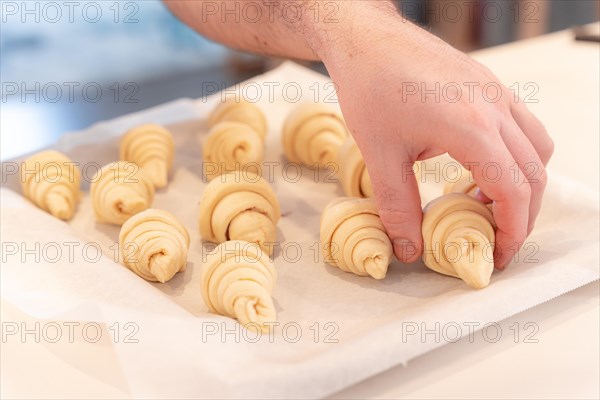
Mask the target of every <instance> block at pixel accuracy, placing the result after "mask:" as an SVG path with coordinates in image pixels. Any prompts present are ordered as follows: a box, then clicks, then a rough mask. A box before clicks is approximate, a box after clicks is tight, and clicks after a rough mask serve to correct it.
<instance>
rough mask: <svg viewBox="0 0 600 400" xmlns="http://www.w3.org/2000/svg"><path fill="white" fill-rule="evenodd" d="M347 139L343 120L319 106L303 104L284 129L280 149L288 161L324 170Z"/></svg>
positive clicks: (335, 113)
mask: <svg viewBox="0 0 600 400" xmlns="http://www.w3.org/2000/svg"><path fill="white" fill-rule="evenodd" d="M347 137H348V131H347V129H346V124H345V123H344V119H343V117H342V116H341V115H340V114H339V113H338V112H336V111H334V110H332V109H330V108H329V107H327V106H324V105H322V104H302V105H300V106H299V107H298V108H296V109H295V110H294V111H292V113H291V114H290V115H289V116H288V118H287V119H286V121H285V124H284V126H283V150H284V152H285V155H286V156H287V158H288V160H289V161H291V162H294V163H301V164H304V165H306V166H309V167H312V166H319V167H326V166H327V164H328V163H332V162H335V161H337V153H338V151H339V149H340V147H341V146H342V144H343V143H344V141H345V140H346V138H347Z"/></svg>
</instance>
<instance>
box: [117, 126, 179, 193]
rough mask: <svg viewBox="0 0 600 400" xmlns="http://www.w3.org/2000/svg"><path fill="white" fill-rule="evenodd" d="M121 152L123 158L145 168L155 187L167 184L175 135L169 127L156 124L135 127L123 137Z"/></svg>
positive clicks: (173, 151)
mask: <svg viewBox="0 0 600 400" xmlns="http://www.w3.org/2000/svg"><path fill="white" fill-rule="evenodd" d="M119 153H120V157H119V158H120V159H121V160H123V161H131V162H134V163H136V164H137V165H139V166H140V167H141V168H143V169H144V170H145V171H146V172H147V175H148V176H149V177H150V179H151V180H152V182H153V183H154V186H155V187H157V188H162V187H165V186H166V185H167V182H168V175H169V171H170V169H171V167H172V166H173V156H174V153H175V144H174V142H173V135H171V132H169V131H168V130H167V129H165V128H164V127H162V126H160V125H156V124H145V125H140V126H138V127H136V128H133V129H131V130H129V131H128V132H127V133H126V134H125V135H124V136H123V138H122V139H121V144H120V147H119Z"/></svg>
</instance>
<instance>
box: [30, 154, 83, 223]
mask: <svg viewBox="0 0 600 400" xmlns="http://www.w3.org/2000/svg"><path fill="white" fill-rule="evenodd" d="M80 184H81V172H80V171H79V167H78V166H77V165H76V164H75V163H74V162H73V161H71V160H70V159H69V157H67V156H66V155H64V154H62V153H60V152H58V151H54V150H48V151H42V152H41V153H37V154H34V155H32V156H31V157H29V158H28V159H26V160H25V161H24V162H23V164H22V165H21V185H22V188H23V194H24V195H25V197H27V198H28V199H29V200H31V201H32V202H33V203H34V204H35V205H36V206H38V207H40V208H41V209H42V210H44V211H47V212H49V213H50V214H52V215H54V216H55V217H57V218H60V219H62V220H65V221H66V220H69V219H71V217H73V214H74V213H75V208H76V207H77V203H78V202H79V198H80V191H79V185H80Z"/></svg>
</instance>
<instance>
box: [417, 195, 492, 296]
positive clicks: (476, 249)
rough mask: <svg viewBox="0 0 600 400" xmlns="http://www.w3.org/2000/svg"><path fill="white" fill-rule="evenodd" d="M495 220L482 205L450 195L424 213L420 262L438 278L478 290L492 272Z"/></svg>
mask: <svg viewBox="0 0 600 400" xmlns="http://www.w3.org/2000/svg"><path fill="white" fill-rule="evenodd" d="M494 229H495V223H494V217H493V215H492V212H491V211H490V210H489V209H488V208H487V207H486V206H485V204H483V203H481V202H479V201H477V200H475V199H473V198H472V197H470V196H469V195H467V194H464V193H450V194H447V195H444V196H442V197H438V198H437V199H434V200H433V201H431V202H430V203H429V204H427V206H426V207H425V209H424V210H423V227H422V232H423V244H424V249H423V261H424V262H425V265H426V266H427V267H429V268H431V269H432V270H434V271H436V272H439V273H441V274H445V275H450V276H454V277H457V278H461V279H462V280H463V281H465V282H466V283H467V284H468V285H469V286H471V287H473V288H476V289H480V288H484V287H486V286H487V285H489V283H490V277H491V275H492V272H493V270H494V259H493V253H494V238H495V234H494Z"/></svg>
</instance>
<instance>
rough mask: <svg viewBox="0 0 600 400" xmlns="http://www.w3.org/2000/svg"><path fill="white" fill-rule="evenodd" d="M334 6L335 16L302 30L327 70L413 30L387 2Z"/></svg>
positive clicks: (384, 45) (365, 1)
mask: <svg viewBox="0 0 600 400" xmlns="http://www.w3.org/2000/svg"><path fill="white" fill-rule="evenodd" d="M328 4H331V3H328ZM334 4H335V5H336V10H335V11H336V12H335V13H332V14H330V16H329V18H327V19H322V20H320V21H319V23H313V24H311V26H310V29H307V30H306V31H305V32H307V35H306V39H307V44H308V45H309V46H310V48H311V49H312V50H313V52H314V53H315V55H316V56H317V57H318V58H319V59H320V60H321V61H322V62H323V63H324V64H325V66H326V67H327V69H328V70H330V69H336V68H337V67H338V66H343V65H345V64H346V63H348V62H352V61H353V60H354V59H355V58H356V57H357V56H361V55H364V54H366V53H368V52H369V51H368V50H369V49H371V48H373V46H375V47H388V46H389V45H390V40H392V41H394V42H401V41H403V39H406V37H407V36H410V31H413V30H414V29H415V28H416V27H415V26H414V25H413V24H412V23H410V22H408V21H407V20H405V19H403V18H402V16H401V15H400V14H399V12H398V11H397V9H396V7H395V6H394V4H393V3H392V1H389V0H384V1H382V0H374V1H368V0H359V1H352V0H351V1H348V0H345V1H338V2H335V3H334ZM396 44H397V43H396ZM382 50H383V49H382Z"/></svg>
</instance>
